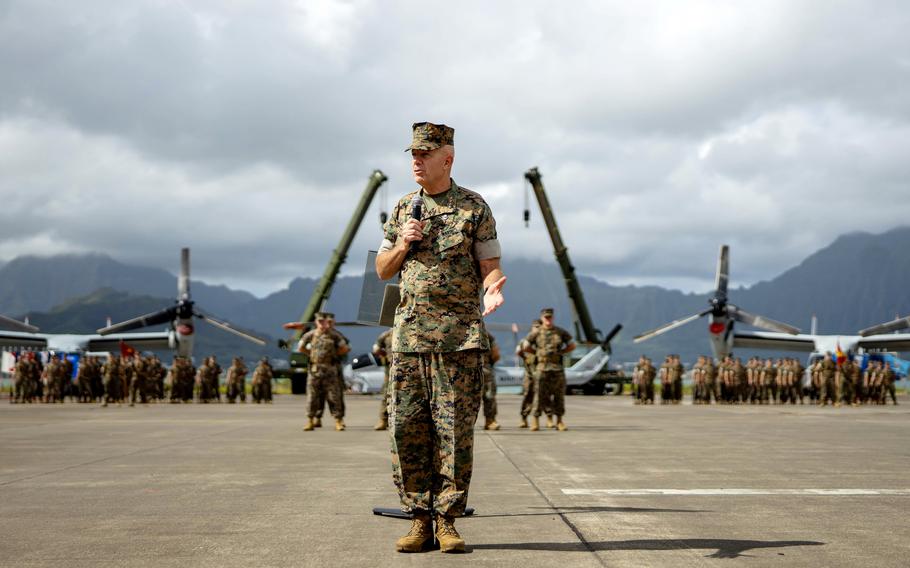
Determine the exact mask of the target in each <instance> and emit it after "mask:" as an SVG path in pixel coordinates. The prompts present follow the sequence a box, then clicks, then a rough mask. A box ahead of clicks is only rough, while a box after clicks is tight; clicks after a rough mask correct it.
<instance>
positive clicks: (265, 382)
mask: <svg viewBox="0 0 910 568" xmlns="http://www.w3.org/2000/svg"><path fill="white" fill-rule="evenodd" d="M252 396H253V402H255V403H256V404H260V403H262V402H267V403H271V402H272V365H270V364H269V360H268V358H267V357H263V358H262V359H261V360H260V361H259V365H257V366H256V370H255V371H253V382H252Z"/></svg>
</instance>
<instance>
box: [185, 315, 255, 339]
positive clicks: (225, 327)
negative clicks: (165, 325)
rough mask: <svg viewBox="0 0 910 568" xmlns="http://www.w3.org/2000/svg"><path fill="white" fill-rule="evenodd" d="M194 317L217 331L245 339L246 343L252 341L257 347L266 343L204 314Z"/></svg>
mask: <svg viewBox="0 0 910 568" xmlns="http://www.w3.org/2000/svg"><path fill="white" fill-rule="evenodd" d="M195 315H196V317H197V318H199V319H201V320H202V321H205V322H207V323H210V324H211V325H214V326H215V327H217V328H218V329H222V330H224V331H226V332H228V333H233V334H234V335H237V336H239V337H242V338H244V339H246V340H247V341H252V342H253V343H255V344H257V345H265V343H266V341H265V339H262V338H261V337H257V336H255V335H252V334H249V333H246V332H244V331H240V330H239V329H237V328H235V327H233V326H232V325H231V324H229V323H227V322H223V321H219V320H216V319H215V318H213V317H211V316H208V315H205V314H195Z"/></svg>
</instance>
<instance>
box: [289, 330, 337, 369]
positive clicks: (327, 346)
mask: <svg viewBox="0 0 910 568" xmlns="http://www.w3.org/2000/svg"><path fill="white" fill-rule="evenodd" d="M332 331H333V330H328V331H325V332H320V331H319V330H316V329H314V330H312V331H308V332H306V333H305V334H303V337H301V338H300V344H301V345H302V346H303V347H302V348H301V352H303V353H306V354H307V356H309V358H310V363H311V364H313V365H335V364H336V363H337V362H338V350H339V349H340V348H341V347H342V346H343V345H345V344H346V343H347V342H346V341H345V339H344V336H343V335H341V334H340V333H332Z"/></svg>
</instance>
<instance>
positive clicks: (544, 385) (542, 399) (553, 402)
mask: <svg viewBox="0 0 910 568" xmlns="http://www.w3.org/2000/svg"><path fill="white" fill-rule="evenodd" d="M534 382H535V385H534V404H533V408H532V412H533V413H534V416H537V417H539V416H540V415H541V413H542V412H544V411H546V410H547V409H549V410H550V411H552V413H553V414H555V415H556V416H563V415H564V414H565V413H566V373H565V371H562V370H559V371H537V376H536V377H535V380H534ZM547 415H549V412H547Z"/></svg>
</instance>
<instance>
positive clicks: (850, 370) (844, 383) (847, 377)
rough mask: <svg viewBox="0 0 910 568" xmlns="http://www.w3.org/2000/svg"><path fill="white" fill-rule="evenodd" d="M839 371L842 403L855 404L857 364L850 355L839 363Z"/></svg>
mask: <svg viewBox="0 0 910 568" xmlns="http://www.w3.org/2000/svg"><path fill="white" fill-rule="evenodd" d="M839 372H840V374H841V392H842V394H843V401H844V404H849V405H852V406H856V400H857V396H856V391H857V389H858V387H859V381H860V370H859V365H857V364H856V361H854V360H853V358H852V357H848V358H847V360H846V361H844V364H843V365H841V367H840V369H839Z"/></svg>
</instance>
